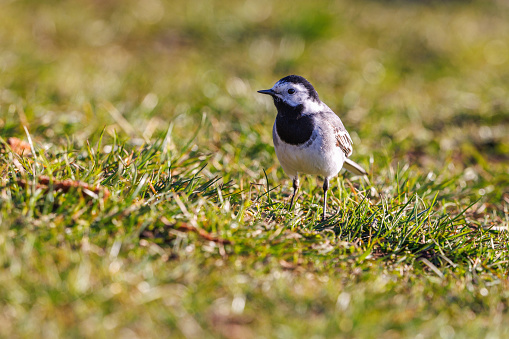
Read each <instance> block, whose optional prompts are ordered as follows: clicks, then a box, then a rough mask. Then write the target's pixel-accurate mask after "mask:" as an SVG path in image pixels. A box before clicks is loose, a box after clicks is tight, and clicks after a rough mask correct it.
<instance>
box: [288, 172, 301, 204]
mask: <svg viewBox="0 0 509 339" xmlns="http://www.w3.org/2000/svg"><path fill="white" fill-rule="evenodd" d="M298 190H299V179H298V178H296V179H293V195H292V200H291V201H290V209H292V206H293V200H294V199H295V195H296V194H297V191H298Z"/></svg>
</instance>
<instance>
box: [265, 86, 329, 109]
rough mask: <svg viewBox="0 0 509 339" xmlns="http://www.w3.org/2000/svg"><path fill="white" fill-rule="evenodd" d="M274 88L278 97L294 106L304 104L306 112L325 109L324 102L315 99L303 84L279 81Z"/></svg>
mask: <svg viewBox="0 0 509 339" xmlns="http://www.w3.org/2000/svg"><path fill="white" fill-rule="evenodd" d="M272 90H273V91H274V92H275V93H276V96H277V97H278V98H280V99H281V100H283V102H285V103H286V104H288V105H290V106H292V107H295V106H298V105H301V104H302V105H304V108H305V109H304V112H306V113H316V112H319V111H321V110H322V109H323V104H322V102H320V101H318V102H317V101H315V100H314V99H313V98H312V97H311V96H310V95H309V92H308V89H307V88H306V87H305V86H304V85H302V84H296V83H292V82H286V81H285V82H280V81H278V82H277V83H276V84H275V85H274V86H273V87H272Z"/></svg>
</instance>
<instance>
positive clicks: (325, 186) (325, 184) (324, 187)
mask: <svg viewBox="0 0 509 339" xmlns="http://www.w3.org/2000/svg"><path fill="white" fill-rule="evenodd" d="M328 190H329V178H325V180H324V182H323V216H322V220H325V214H326V213H327V191H328Z"/></svg>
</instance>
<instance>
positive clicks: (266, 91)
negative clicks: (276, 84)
mask: <svg viewBox="0 0 509 339" xmlns="http://www.w3.org/2000/svg"><path fill="white" fill-rule="evenodd" d="M258 93H262V94H268V95H271V96H274V95H276V92H274V91H273V90H272V89H262V90H259V91H258Z"/></svg>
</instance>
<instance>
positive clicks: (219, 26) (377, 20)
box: [0, 0, 509, 198]
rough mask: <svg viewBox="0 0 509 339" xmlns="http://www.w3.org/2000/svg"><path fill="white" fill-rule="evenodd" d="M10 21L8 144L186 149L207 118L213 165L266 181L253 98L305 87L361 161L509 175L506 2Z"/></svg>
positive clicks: (277, 5)
mask: <svg viewBox="0 0 509 339" xmlns="http://www.w3.org/2000/svg"><path fill="white" fill-rule="evenodd" d="M0 6H1V7H0V19H1V22H2V30H1V32H0V44H1V52H0V70H1V73H0V74H1V77H0V86H1V96H0V112H1V119H2V120H1V121H0V123H1V128H2V130H3V135H23V134H24V132H23V130H22V128H21V123H24V124H27V125H29V130H30V132H31V133H32V134H34V136H35V137H36V138H38V139H40V140H52V141H54V140H55V139H58V138H61V137H63V136H64V135H65V136H70V135H74V136H75V138H76V139H77V140H80V141H83V140H86V139H87V138H91V137H93V135H94V133H97V131H100V130H102V129H103V128H104V127H106V128H107V130H108V131H110V132H111V131H112V130H116V131H117V132H119V133H126V134H127V135H128V136H129V137H131V138H133V137H136V138H145V140H149V139H150V138H151V137H153V136H160V135H161V134H162V133H164V132H165V131H166V129H167V128H168V126H169V123H170V122H171V121H175V129H174V133H176V136H181V137H184V136H187V135H189V133H190V130H191V129H193V126H196V125H197V124H198V123H199V122H200V120H201V116H202V113H206V114H207V117H208V120H207V128H206V129H204V130H203V131H202V133H200V136H199V139H198V144H199V145H200V148H201V149H202V150H203V151H204V152H206V151H214V152H221V154H222V155H227V156H228V155H232V153H234V152H236V151H233V150H231V149H229V148H228V147H227V146H231V145H233V146H234V147H241V145H242V148H243V150H242V151H240V154H237V155H236V157H237V158H238V159H240V158H242V159H246V158H251V159H252V160H253V161H254V162H257V161H259V162H261V163H262V164H263V166H265V167H268V166H271V164H272V163H273V162H274V160H275V158H274V156H273V155H272V153H273V152H272V151H271V149H272V148H271V147H270V143H271V140H270V130H271V124H272V122H273V119H274V115H275V112H274V109H273V108H272V107H271V103H270V102H269V100H267V98H264V97H261V96H259V95H257V94H256V92H255V91H256V90H257V89H261V88H268V87H270V86H272V84H273V83H274V82H275V81H276V80H278V79H279V78H281V77H283V76H285V75H287V74H299V75H303V76H304V77H306V78H308V79H309V80H310V81H311V82H312V83H313V84H314V85H315V87H316V88H317V89H318V92H319V93H320V95H321V98H322V100H324V101H325V102H326V103H327V104H328V105H329V106H330V107H332V108H333V109H334V110H335V111H336V112H337V114H338V115H339V116H340V117H341V118H342V119H343V121H344V123H345V125H346V126H347V128H348V129H349V130H350V132H351V134H352V135H353V138H354V142H355V153H354V158H355V159H357V160H359V161H361V162H362V159H364V160H366V159H368V158H369V157H370V156H372V155H375V156H376V155H377V153H382V154H384V153H389V154H390V157H391V158H392V159H390V160H391V161H394V162H401V161H409V162H410V163H411V164H412V163H419V164H422V165H424V166H425V167H429V166H432V168H435V167H439V166H445V165H446V164H448V163H450V162H451V161H452V162H454V163H455V165H458V166H460V167H461V170H463V169H464V168H463V167H464V166H466V167H468V166H470V165H477V164H481V165H482V167H483V168H484V169H485V170H490V169H493V167H492V165H491V163H495V166H496V164H497V163H501V162H506V161H507V160H508V155H507V154H509V146H508V134H509V133H508V131H507V129H508V127H507V121H508V110H509V95H508V89H507V82H508V75H509V68H508V65H509V60H508V58H509V40H508V34H509V29H508V27H509V24H508V20H507V19H508V17H509V15H508V13H509V5H508V3H507V2H506V1H502V0H500V1H477V2H476V1H444V2H441V1H356V2H347V1H314V2H306V1H279V2H273V1H168V2H164V1H159V0H147V1H63V2H62V1H43V2H39V1H5V0H4V1H2V2H1V3H0ZM111 106H114V107H115V108H116V109H117V110H118V111H119V112H120V113H121V114H122V115H123V116H124V117H125V119H126V121H122V122H120V123H119V121H118V120H115V118H114V117H113V116H112V114H110V113H111V108H112V107H111ZM175 139H176V140H178V139H179V138H175ZM260 141H262V142H263V144H267V147H266V148H265V150H266V151H267V153H271V154H266V152H261V150H260V149H258V147H260V144H259V142H260ZM253 158H255V159H253ZM456 158H460V159H461V161H456V162H455V161H454V159H456ZM382 161H384V160H382ZM387 161H388V160H387ZM436 162H438V163H436ZM364 163H365V164H366V161H364ZM244 165H245V166H247V167H252V166H253V165H252V163H251V161H244ZM500 168H501V167H499V168H498V169H500ZM252 169H254V170H256V172H259V168H258V167H254V168H252ZM218 170H220V171H221V169H220V168H219V169H218ZM236 170H237V169H236ZM238 170H241V169H240V168H238ZM229 171H231V170H229ZM499 180H502V179H501V178H499ZM502 181H503V182H504V183H507V177H504V179H503V180H502ZM494 184H500V182H494ZM497 197H498V198H500V195H498V196H497Z"/></svg>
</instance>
